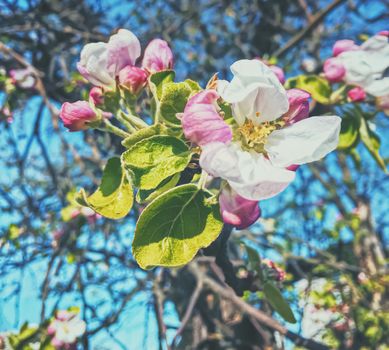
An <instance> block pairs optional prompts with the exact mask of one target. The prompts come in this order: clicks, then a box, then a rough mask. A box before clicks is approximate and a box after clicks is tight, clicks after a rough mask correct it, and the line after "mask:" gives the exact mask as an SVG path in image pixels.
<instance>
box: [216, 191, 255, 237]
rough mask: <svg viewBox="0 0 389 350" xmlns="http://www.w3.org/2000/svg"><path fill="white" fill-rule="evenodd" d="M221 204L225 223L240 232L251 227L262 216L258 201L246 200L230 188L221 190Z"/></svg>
mask: <svg viewBox="0 0 389 350" xmlns="http://www.w3.org/2000/svg"><path fill="white" fill-rule="evenodd" d="M219 203H220V213H221V215H222V218H223V221H224V222H225V223H226V224H230V225H233V226H235V227H236V228H237V229H239V230H242V229H244V228H246V227H249V226H250V225H252V224H253V223H254V222H255V221H257V220H258V218H259V217H260V216H261V209H260V208H259V206H258V203H259V202H258V201H252V200H248V199H245V198H243V197H241V196H240V195H238V194H237V193H236V192H235V191H233V190H232V189H231V188H229V187H224V188H223V189H222V190H221V192H220V196H219Z"/></svg>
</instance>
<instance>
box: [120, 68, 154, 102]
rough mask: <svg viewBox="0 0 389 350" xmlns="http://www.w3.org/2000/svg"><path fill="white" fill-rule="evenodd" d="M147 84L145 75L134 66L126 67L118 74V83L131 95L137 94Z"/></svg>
mask: <svg viewBox="0 0 389 350" xmlns="http://www.w3.org/2000/svg"><path fill="white" fill-rule="evenodd" d="M146 82H147V73H146V72H145V71H144V70H143V69H142V68H138V67H135V66H126V67H124V68H123V69H122V70H121V71H120V72H119V83H120V85H121V86H123V87H124V88H125V89H128V90H129V91H130V92H131V93H133V94H135V95H136V94H138V93H139V92H140V91H141V90H142V89H143V87H144V86H145V85H146Z"/></svg>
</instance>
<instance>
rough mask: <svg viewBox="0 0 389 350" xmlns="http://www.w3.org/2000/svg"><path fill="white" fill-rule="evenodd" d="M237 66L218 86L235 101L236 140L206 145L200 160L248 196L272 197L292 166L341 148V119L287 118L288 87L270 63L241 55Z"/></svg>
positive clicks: (289, 178)
mask: <svg viewBox="0 0 389 350" xmlns="http://www.w3.org/2000/svg"><path fill="white" fill-rule="evenodd" d="M231 70H232V72H233V73H234V78H233V80H232V81H231V83H229V82H227V81H221V82H220V84H219V85H218V92H219V93H220V95H221V96H222V97H223V99H224V100H225V101H227V102H229V103H231V106H232V111H233V116H234V118H235V119H236V122H237V124H238V127H237V128H236V129H235V132H234V139H233V141H232V142H229V143H222V142H211V143H207V144H205V145H202V153H201V157H200V165H201V167H202V168H204V170H205V171H207V172H208V173H209V174H211V175H212V176H215V177H221V178H223V179H225V180H227V181H228V182H229V184H230V185H231V187H232V188H233V189H234V190H235V191H236V192H237V193H238V194H239V195H241V196H242V197H244V198H246V199H250V200H261V199H266V198H270V197H273V196H275V195H276V194H278V193H280V192H281V191H283V190H284V189H285V188H286V187H287V186H288V185H289V183H290V182H291V181H293V179H294V178H295V172H294V171H290V170H288V169H287V168H288V167H289V166H295V165H299V164H304V163H308V162H313V161H316V160H319V159H321V158H322V157H324V156H325V155H326V154H328V153H329V152H331V151H333V150H334V149H335V148H336V146H337V144H338V138H339V132H340V121H341V119H340V118H339V117H337V116H319V117H311V118H306V119H303V120H299V121H297V122H289V121H287V120H286V121H285V120H283V119H282V118H281V117H282V116H283V115H284V114H285V113H286V112H287V111H288V109H289V102H288V96H287V93H286V91H285V89H284V88H283V87H282V85H281V84H280V83H279V81H278V79H277V78H276V76H275V75H274V74H273V73H272V72H271V70H270V69H269V68H268V67H267V66H266V65H265V64H263V63H262V62H260V61H258V60H252V61H249V60H241V61H238V62H236V63H234V64H233V65H232V66H231ZM301 103H303V101H302V102H301ZM294 108H295V106H294Z"/></svg>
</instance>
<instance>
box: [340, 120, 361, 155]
mask: <svg viewBox="0 0 389 350" xmlns="http://www.w3.org/2000/svg"><path fill="white" fill-rule="evenodd" d="M360 125H361V120H360V118H358V117H357V116H355V115H350V114H346V116H344V117H343V118H342V126H341V130H340V136H339V144H338V149H340V150H348V149H350V148H352V147H354V146H355V145H356V144H357V143H358V142H359V128H360Z"/></svg>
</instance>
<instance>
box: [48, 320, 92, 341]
mask: <svg viewBox="0 0 389 350" xmlns="http://www.w3.org/2000/svg"><path fill="white" fill-rule="evenodd" d="M85 330H86V324H85V322H84V321H83V320H81V319H80V318H79V317H78V315H71V316H70V317H67V318H62V319H58V318H56V319H54V320H53V321H52V322H51V323H50V326H49V333H50V334H55V337H54V339H55V342H56V343H58V344H61V343H62V344H74V343H75V342H76V340H77V338H78V337H80V336H81V335H83V334H84V333H85Z"/></svg>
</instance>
